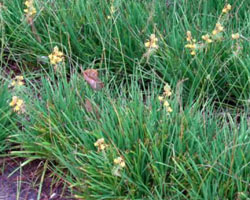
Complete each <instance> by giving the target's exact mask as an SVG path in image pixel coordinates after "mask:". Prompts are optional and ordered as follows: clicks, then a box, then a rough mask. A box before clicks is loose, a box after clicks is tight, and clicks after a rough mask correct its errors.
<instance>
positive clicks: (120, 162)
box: [114, 157, 126, 168]
mask: <svg viewBox="0 0 250 200" xmlns="http://www.w3.org/2000/svg"><path fill="white" fill-rule="evenodd" d="M114 163H115V164H116V165H118V166H120V167H121V168H124V167H125V166H126V164H125V161H124V159H123V158H122V157H117V158H115V159H114Z"/></svg>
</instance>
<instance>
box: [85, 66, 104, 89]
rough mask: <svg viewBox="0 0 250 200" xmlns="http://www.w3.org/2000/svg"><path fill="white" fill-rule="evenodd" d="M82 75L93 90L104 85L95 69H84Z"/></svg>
mask: <svg viewBox="0 0 250 200" xmlns="http://www.w3.org/2000/svg"><path fill="white" fill-rule="evenodd" d="M83 77H84V79H85V80H86V81H87V83H88V84H89V85H90V87H91V88H92V89H94V90H101V89H102V88H103V87H104V84H103V82H102V81H101V80H100V79H99V78H98V71H97V70H96V69H86V70H85V71H83Z"/></svg>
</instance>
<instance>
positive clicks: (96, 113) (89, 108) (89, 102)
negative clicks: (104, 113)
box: [84, 99, 100, 119]
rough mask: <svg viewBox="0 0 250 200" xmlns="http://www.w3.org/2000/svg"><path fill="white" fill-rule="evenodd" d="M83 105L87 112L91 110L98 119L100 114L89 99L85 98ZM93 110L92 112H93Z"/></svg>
mask: <svg viewBox="0 0 250 200" xmlns="http://www.w3.org/2000/svg"><path fill="white" fill-rule="evenodd" d="M84 107H85V109H86V111H87V112H90V113H91V112H92V113H94V114H95V116H96V118H97V119H100V114H99V111H98V107H96V106H94V107H93V105H92V103H91V101H90V100H88V99H86V100H85V104H84ZM93 111H94V112H93Z"/></svg>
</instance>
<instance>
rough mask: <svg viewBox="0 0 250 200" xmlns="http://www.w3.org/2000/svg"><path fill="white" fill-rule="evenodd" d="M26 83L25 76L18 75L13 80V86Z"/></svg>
mask: <svg viewBox="0 0 250 200" xmlns="http://www.w3.org/2000/svg"><path fill="white" fill-rule="evenodd" d="M22 85H24V82H23V76H16V77H15V78H14V80H13V81H12V82H11V86H22Z"/></svg>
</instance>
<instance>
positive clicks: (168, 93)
mask: <svg viewBox="0 0 250 200" xmlns="http://www.w3.org/2000/svg"><path fill="white" fill-rule="evenodd" d="M163 89H164V93H163V94H164V95H165V96H166V97H170V96H171V95H172V92H171V87H170V85H169V84H166V85H165V86H164V88H163Z"/></svg>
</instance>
